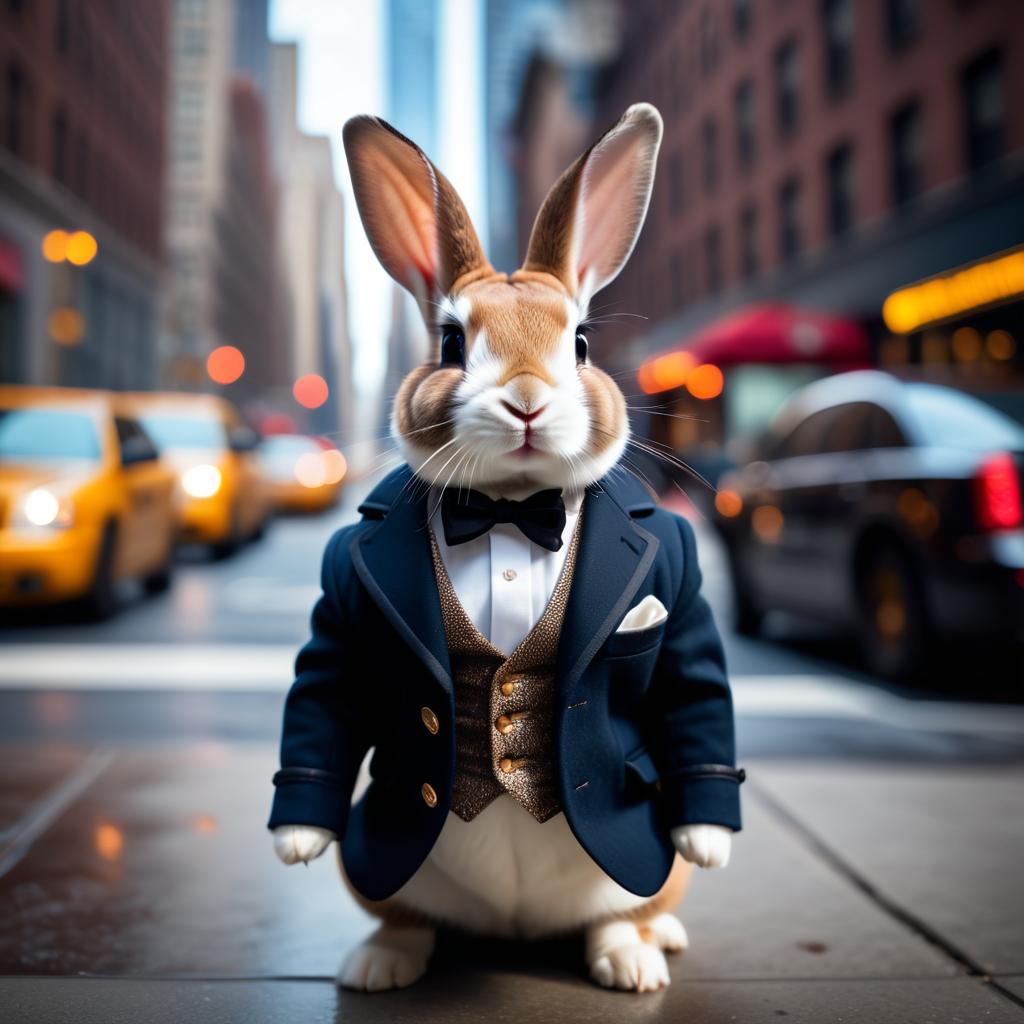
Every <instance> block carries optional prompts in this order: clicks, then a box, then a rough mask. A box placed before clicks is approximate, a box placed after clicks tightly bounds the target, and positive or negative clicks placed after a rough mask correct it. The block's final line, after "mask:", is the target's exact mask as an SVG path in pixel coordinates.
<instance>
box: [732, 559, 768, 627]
mask: <svg viewBox="0 0 1024 1024" xmlns="http://www.w3.org/2000/svg"><path fill="white" fill-rule="evenodd" d="M727 550H728V554H729V570H730V576H731V578H732V595H733V628H734V629H735V630H736V632H737V633H739V634H740V635H741V636H757V635H758V633H760V632H761V625H762V623H763V622H764V611H763V610H762V608H761V606H760V605H759V604H758V603H757V601H756V599H755V598H754V594H753V588H752V587H751V586H750V584H749V583H747V582H746V580H745V579H744V577H743V572H742V571H741V569H740V566H739V555H738V554H737V553H736V551H735V550H734V549H733V548H732V546H731V545H729V546H728V549H727Z"/></svg>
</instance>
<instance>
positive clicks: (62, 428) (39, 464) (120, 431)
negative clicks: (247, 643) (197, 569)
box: [0, 386, 175, 618]
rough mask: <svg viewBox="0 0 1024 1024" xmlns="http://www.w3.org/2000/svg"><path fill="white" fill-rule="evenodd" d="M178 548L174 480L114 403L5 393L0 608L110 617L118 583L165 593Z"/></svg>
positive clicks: (0, 433)
mask: <svg viewBox="0 0 1024 1024" xmlns="http://www.w3.org/2000/svg"><path fill="white" fill-rule="evenodd" d="M174 539H175V516H174V476H173V474H172V473H171V472H170V471H169V470H168V469H167V468H166V467H165V466H163V465H162V464H161V463H160V461H159V459H158V455H157V450H156V448H155V446H154V445H153V442H152V441H151V440H150V438H149V437H148V436H147V435H146V432H145V431H144V430H143V429H142V427H141V426H139V424H138V422H137V421H136V420H134V419H132V418H131V417H130V416H127V415H124V414H122V412H121V411H120V410H119V409H118V408H117V406H116V403H115V401H114V399H113V398H112V396H110V395H106V394H104V393H102V392H96V391H79V390H73V389H69V388H34V387H13V386H10V387H0V605H3V606H8V607H10V606H13V605H29V604H42V603H46V602H63V601H81V602H82V604H83V606H84V607H85V608H86V609H87V610H88V611H89V612H90V614H92V615H93V616H95V617H97V618H101V617H105V616H107V615H109V614H110V613H111V612H112V611H113V609H114V607H115V604H116V601H115V583H116V582H117V581H118V580H121V579H125V578H129V577H133V578H139V579H141V580H142V581H143V582H144V584H145V586H146V588H147V589H148V590H150V591H159V590H164V589H166V587H167V586H168V584H169V583H170V578H171V565H172V560H173V556H174Z"/></svg>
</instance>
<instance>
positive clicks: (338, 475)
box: [323, 448, 348, 484]
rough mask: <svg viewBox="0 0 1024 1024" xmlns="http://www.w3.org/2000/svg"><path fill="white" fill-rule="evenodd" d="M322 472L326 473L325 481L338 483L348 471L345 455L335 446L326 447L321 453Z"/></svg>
mask: <svg viewBox="0 0 1024 1024" xmlns="http://www.w3.org/2000/svg"><path fill="white" fill-rule="evenodd" d="M323 461H324V472H325V473H326V475H327V479H326V483H329V484H340V483H341V481H342V480H344V478H345V474H346V473H347V472H348V463H347V462H346V461H345V456H344V455H342V454H341V452H339V451H338V449H337V448H328V449H327V450H326V451H325V452H324V454H323Z"/></svg>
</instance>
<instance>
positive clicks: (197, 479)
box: [181, 465, 223, 498]
mask: <svg viewBox="0 0 1024 1024" xmlns="http://www.w3.org/2000/svg"><path fill="white" fill-rule="evenodd" d="M222 479H223V478H222V477H221V472H220V470H219V469H218V468H217V467H216V466H207V465H201V466H190V467H189V468H188V469H186V470H185V472H184V473H182V474H181V487H182V490H184V492H185V493H186V494H187V495H189V496H190V497H192V498H212V497H213V496H214V495H215V494H216V493H217V492H218V491H219V490H220V485H221V482H222Z"/></svg>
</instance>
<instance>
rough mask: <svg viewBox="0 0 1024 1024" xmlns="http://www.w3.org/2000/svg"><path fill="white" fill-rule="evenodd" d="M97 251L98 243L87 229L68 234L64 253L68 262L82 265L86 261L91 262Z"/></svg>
mask: <svg viewBox="0 0 1024 1024" xmlns="http://www.w3.org/2000/svg"><path fill="white" fill-rule="evenodd" d="M98 251H99V245H98V244H97V242H96V239H95V238H93V236H92V235H90V234H89V232H88V231H74V232H72V233H71V234H70V235H68V240H67V245H66V246H65V249H64V255H65V256H66V257H67V261H68V263H73V264H74V265H75V266H76V267H84V266H85V265H86V264H87V263H92V261H93V260H94V259H95V258H96V253H97V252H98Z"/></svg>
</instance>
